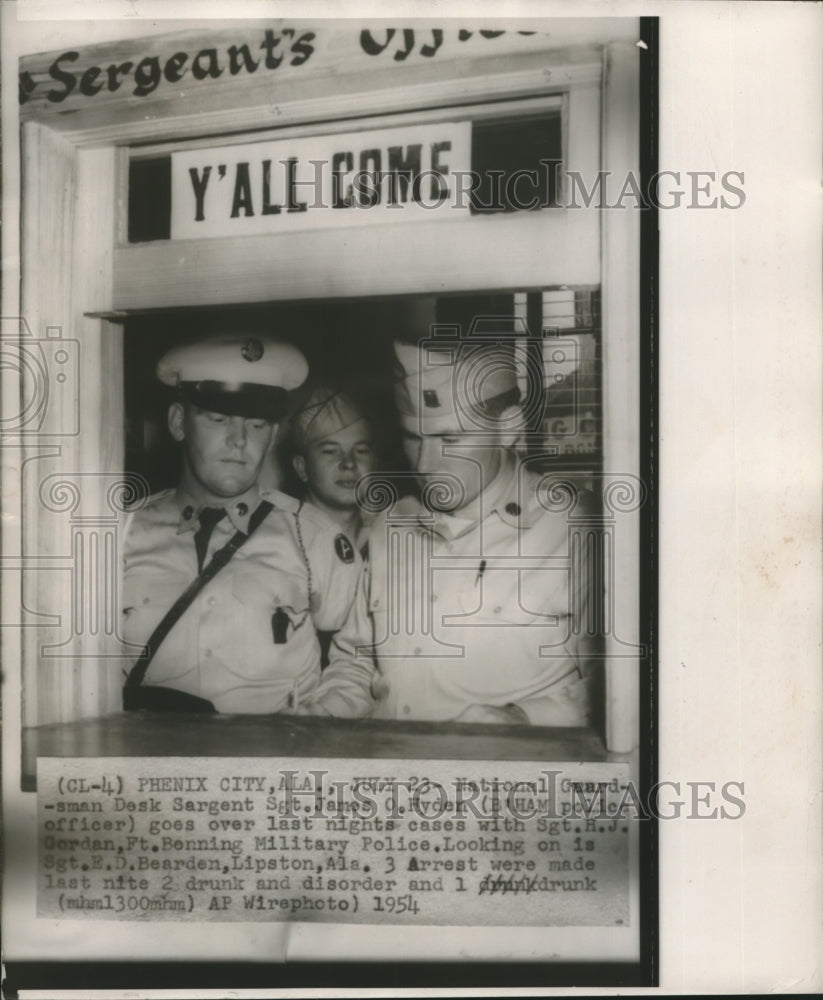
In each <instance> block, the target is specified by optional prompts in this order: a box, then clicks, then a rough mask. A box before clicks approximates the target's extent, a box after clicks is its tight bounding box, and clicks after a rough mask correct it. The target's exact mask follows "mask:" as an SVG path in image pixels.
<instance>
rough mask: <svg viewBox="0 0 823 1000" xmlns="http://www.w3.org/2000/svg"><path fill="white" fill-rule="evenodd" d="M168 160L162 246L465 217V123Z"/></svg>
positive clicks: (229, 149)
mask: <svg viewBox="0 0 823 1000" xmlns="http://www.w3.org/2000/svg"><path fill="white" fill-rule="evenodd" d="M171 159H172V198H171V201H172V215H171V238H172V239H201V238H203V237H214V236H249V235H255V234H262V233H276V232H287V231H294V230H299V229H309V228H318V227H332V226H340V225H344V226H351V225H356V224H359V223H364V224H365V223H370V222H398V221H410V220H412V219H426V220H430V219H434V218H437V219H460V218H466V217H467V216H468V214H469V203H470V192H471V185H470V171H469V168H470V166H471V124H470V123H469V122H440V123H437V124H432V125H416V126H407V127H402V128H391V129H378V130H373V131H367V132H347V133H343V134H340V135H330V136H313V137H308V138H306V137H304V138H296V139H284V140H278V141H274V142H260V143H251V144H248V143H247V144H243V145H236V146H220V147H216V148H212V149H195V150H183V151H180V152H176V153H173V154H172V157H171Z"/></svg>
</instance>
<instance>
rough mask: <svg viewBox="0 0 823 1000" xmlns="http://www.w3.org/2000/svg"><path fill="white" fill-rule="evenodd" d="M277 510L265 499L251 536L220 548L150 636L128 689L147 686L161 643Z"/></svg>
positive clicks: (251, 523) (252, 519)
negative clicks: (241, 548) (148, 673)
mask: <svg viewBox="0 0 823 1000" xmlns="http://www.w3.org/2000/svg"><path fill="white" fill-rule="evenodd" d="M273 509H274V504H271V503H269V501H268V500H263V501H262V502H261V503H260V504H259V505H258V506H257V509H256V510H255V512H254V513H253V514H252V516H251V517H250V518H249V531H248V534H244V533H243V532H242V531H238V532H236V533H235V534H234V535H233V536H232V538H230V539H229V541H228V542H226V544H225V545H224V546H223V548H222V549H218V550H217V552H215V553H214V555H213V556H212V557H211V559H210V560H209V563H208V565H206V566H204V567H203V570H202V572H201V573H200V575H199V576H197V577H196V578H195V579H194V580H193V581H192V582H191V583H190V584H189V585H188V587H186V589H185V590H184V591H183V593H182V594H181V595H180V596H179V597H178V598H177V600H176V601H175V602H174V604H172V606H171V607H170V608H169V610H168V611H167V612H166V614H165V615H164V616H163V620H162V621H161V622H160V624H159V625H158V626H157V628H156V629H155V630H154V631H153V632H152V634H151V635H150V636H149V639H148V641H147V642H146V645H145V646H144V647H143V652H142V653H141V654H140V657H139V659H138V660H137V662H136V663H135V664H134V666H133V667H132V668H131V670H130V671H129V675H128V677H127V678H126V684H125V687H126V689H129V688H136V687H140V685H141V684H142V683H143V678H144V677H145V676H146V671H147V670H148V669H149V664H150V663H151V661H152V659H153V658H154V654H155V653H156V652H157V650H158V649H159V648H160V644H161V643H162V642H163V640H164V639H165V638H166V636H167V635H168V634H169V632H171V630H172V629H173V628H174V626H175V625H176V624H177V622H178V621H179V620H180V619H181V617H182V616H183V614H184V613H185V612H186V610H187V609H188V608H189V607H191V605H192V602H193V601H194V599H195V597H197V595H198V594H199V593H200V591H201V590H202V589H203V588H204V587H205V586H206V584H207V583H209V582H210V581H211V580H213V579H214V578H215V577H216V576H217V574H218V573H219V572H220V570H221V569H223V567H224V566H227V565H228V564H229V562H231V559H232V557H233V556H234V554H235V552H237V550H238V549H239V548H240V547H241V546H242V545H244V544H245V543H246V542H247V541H248V540H249V539H250V538H251V536H252V535H253V534H254V533H255V531H257V529H258V528H259V527H260V525H261V524H262V523H263V521H265V519H266V518H267V517H268V515H269V513H270V512H271V511H272V510H273Z"/></svg>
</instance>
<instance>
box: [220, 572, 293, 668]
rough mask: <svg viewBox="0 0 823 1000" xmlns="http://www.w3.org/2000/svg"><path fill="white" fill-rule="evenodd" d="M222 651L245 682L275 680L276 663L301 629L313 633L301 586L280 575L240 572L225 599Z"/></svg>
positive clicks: (283, 656) (285, 655)
mask: <svg viewBox="0 0 823 1000" xmlns="http://www.w3.org/2000/svg"><path fill="white" fill-rule="evenodd" d="M227 604H228V607H227V608H226V609H221V610H220V613H221V614H225V615H226V619H225V625H224V627H223V630H222V633H223V634H222V635H221V642H220V646H221V649H222V653H223V656H222V659H223V660H224V662H225V664H226V667H227V668H228V669H229V670H230V671H231V673H233V674H236V675H237V676H238V677H241V678H243V679H244V680H258V681H259V680H261V679H262V678H264V677H270V676H271V670H272V664H273V662H275V659H276V658H281V657H282V658H287V657H288V653H289V647H290V644H291V643H292V642H293V641H294V633H295V631H296V629H298V628H307V629H311V628H312V625H311V621H310V619H309V615H308V609H307V608H306V597H305V593H304V594H303V598H302V602H301V600H300V588H299V585H298V582H297V581H296V580H293V579H292V578H291V577H288V576H285V575H280V574H277V573H274V572H272V573H248V572H243V573H238V574H236V575H235V576H234V578H233V579H232V581H231V587H230V591H229V594H228V595H227Z"/></svg>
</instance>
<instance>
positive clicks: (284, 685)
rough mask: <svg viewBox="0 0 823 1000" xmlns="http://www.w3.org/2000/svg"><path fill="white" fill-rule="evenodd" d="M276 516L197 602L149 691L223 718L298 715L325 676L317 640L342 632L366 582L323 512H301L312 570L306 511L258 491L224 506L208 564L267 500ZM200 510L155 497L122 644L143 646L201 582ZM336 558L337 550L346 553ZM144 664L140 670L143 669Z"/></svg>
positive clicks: (132, 550) (178, 499) (138, 524)
mask: <svg viewBox="0 0 823 1000" xmlns="http://www.w3.org/2000/svg"><path fill="white" fill-rule="evenodd" d="M263 499H265V500H268V501H269V502H270V503H272V504H274V509H273V510H272V511H270V513H269V514H268V516H267V517H266V518H265V520H264V521H263V522H262V523H261V524H260V526H259V527H258V528H257V530H256V531H255V532H254V533H253V534H252V536H251V537H250V538H249V539H248V541H247V542H245V544H244V545H243V546H242V547H241V548H240V549H238V551H237V552H236V553H235V555H234V556H233V557H232V559H231V561H230V562H229V563H228V564H227V565H226V566H224V567H223V568H222V569H221V570H220V571H219V572H218V573H217V575H216V576H215V577H214V579H212V580H211V581H210V582H209V583H208V584H207V585H206V586H205V587H204V589H203V590H202V591H201V592H200V594H199V595H198V596H197V597H196V598H195V600H194V602H193V604H192V605H191V606H190V607H189V608H188V609H187V610H186V612H185V613H184V614H183V616H182V618H181V619H180V620H179V621H178V622H177V623H176V624H175V625H174V627H173V628H172V630H171V632H170V633H169V634H168V635H167V636H166V638H165V639H164V640H163V642H162V644H161V645H160V646H159V648H158V649H157V651H156V653H155V655H154V658H153V659H152V661H151V663H150V665H149V668H148V671H147V673H146V676H145V678H144V681H143V683H144V684H152V685H159V686H167V687H171V688H176V689H177V690H180V691H184V692H186V693H189V694H194V695H197V696H199V697H201V698H206V699H208V700H209V701H211V702H213V703H214V706H215V708H216V709H217V710H218V711H219V712H244V713H270V712H280V711H287V710H289V709H296V708H298V707H299V704H300V702H301V701H305V700H306V699H307V698H308V697H309V696H310V695H311V694H312V693H313V691H314V689H315V686H316V684H317V680H318V678H319V676H320V653H319V642H318V637H317V631H318V630H328V631H335V630H337V629H339V628H340V626H341V625H342V624H343V622H344V621H345V620H346V617H347V615H348V613H349V611H350V608H351V605H352V602H353V598H354V594H355V591H356V587H357V581H358V577H359V574H360V570H361V563H360V560H359V558H357V557H355V558H354V559H353V560H350V561H344V560H343V559H341V558H340V556H339V555H338V554H337V551H336V549H335V532H334V531H333V530H332V529H331V528H330V527H328V526H327V525H326V523H325V522H324V520H323V519H322V518H320V517H318V516H317V514H316V512H315V511H313V510H311V509H307V508H304V509H302V510H300V511H299V515H298V517H299V526H300V532H301V534H302V538H303V544H304V546H305V550H306V555H307V557H308V562H309V565H310V567H311V589H312V597H311V598H310V596H309V585H308V583H309V581H308V577H309V573H308V570H307V567H306V561H305V559H304V556H303V553H302V552H301V548H300V544H299V540H298V521H297V519H296V518H295V514H296V513H297V512H298V509H299V504H298V502H297V501H296V500H294V499H293V498H292V497H289V496H287V495H286V494H284V493H280V492H279V491H275V490H273V491H270V492H263V493H260V492H258V491H257V489H256V488H255V489H253V490H252V491H250V492H249V493H247V494H244V495H243V496H242V497H239V498H235V499H234V500H232V501H231V502H229V503H227V504H226V508H225V509H226V513H227V516H226V517H224V518H222V519H221V520H220V521H219V522H218V523H217V524H216V526H215V527H214V529H213V531H212V534H211V537H210V539H209V543H208V548H207V552H206V556H205V561H204V564H208V562H209V560H210V559H211V557H212V556H213V555H214V553H215V552H216V551H217V550H218V549H219V548H222V547H223V546H224V545H225V544H226V543H227V542H228V541H229V539H230V538H231V537H232V536H233V535H234V534H235V532H237V531H242V532H243V533H244V534H245V533H247V531H248V527H249V519H250V518H251V516H252V515H253V513H254V511H255V509H256V508H257V506H258V505H259V503H260V501H261V500H263ZM198 525H199V517H198V508H197V505H196V503H195V501H194V500H193V499H192V498H190V497H188V496H186V495H185V494H183V493H181V492H179V491H175V490H169V491H166V492H164V493H160V494H157V495H155V496H153V497H151V498H150V499H149V500H148V502H147V503H146V505H145V507H144V508H142V509H141V510H139V511H137V512H135V513H134V514H133V515H131V517H130V519H129V523H128V524H127V527H126V538H125V555H124V574H123V611H124V625H123V636H124V638H125V639H126V641H127V642H128V643H131V644H133V645H134V646H135V647H136V646H142V645H144V644H145V643H146V641H147V640H148V638H149V637H150V636H151V634H152V632H153V631H154V629H155V628H156V627H157V625H158V624H159V622H160V621H161V620H162V618H163V617H164V615H165V614H166V612H167V611H168V610H169V608H170V607H171V606H172V604H174V602H175V601H176V600H177V598H178V597H179V596H180V595H181V594H182V593H183V591H184V590H185V589H186V588H187V587H188V586H189V584H190V583H191V582H192V580H194V579H195V577H196V576H197V575H198V573H197V555H196V551H195V542H194V535H195V532H196V531H197V529H198ZM338 547H339V546H338ZM137 655H138V654H137V653H135V657H134V658H135V660H136V659H137Z"/></svg>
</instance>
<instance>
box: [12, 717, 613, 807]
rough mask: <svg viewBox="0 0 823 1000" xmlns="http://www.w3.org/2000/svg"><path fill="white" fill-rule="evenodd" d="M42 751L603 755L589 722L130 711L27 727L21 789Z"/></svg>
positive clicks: (30, 786)
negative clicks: (552, 724)
mask: <svg viewBox="0 0 823 1000" xmlns="http://www.w3.org/2000/svg"><path fill="white" fill-rule="evenodd" d="M38 757H332V758H333V757H338V758H339V757H348V758H352V759H355V758H370V757H374V758H400V759H410V760H524V761H539V762H541V763H542V762H546V761H560V760H562V761H578V760H579V761H583V760H587V761H598V760H607V759H609V755H608V754H607V753H606V750H605V748H604V746H603V743H602V740H601V739H600V737H599V736H598V735H597V734H596V733H595V732H594V730H592V729H587V728H572V727H569V728H544V727H538V726H531V727H529V726H495V725H475V724H471V725H465V724H459V723H454V722H448V723H438V722H395V721H384V720H377V719H329V718H320V717H311V716H300V717H296V716H286V715H266V716H259V715H185V714H177V713H151V712H128V713H121V714H119V715H113V716H109V717H106V718H100V719H84V720H82V721H79V722H64V723H58V724H54V725H48V726H38V727H35V728H32V729H27V730H24V731H23V786H22V787H23V789H24V790H26V791H33V790H34V789H35V775H36V770H37V763H36V762H37V758H38Z"/></svg>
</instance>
